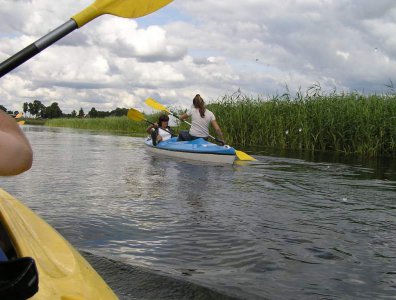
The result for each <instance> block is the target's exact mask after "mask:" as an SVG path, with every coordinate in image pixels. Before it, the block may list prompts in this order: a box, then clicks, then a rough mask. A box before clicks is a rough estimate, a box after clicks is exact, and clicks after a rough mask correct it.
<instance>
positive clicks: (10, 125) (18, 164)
mask: <svg viewBox="0 0 396 300" xmlns="http://www.w3.org/2000/svg"><path fill="white" fill-rule="evenodd" d="M32 162H33V152H32V148H31V147H30V144H29V141H28V139H27V138H26V136H25V135H24V134H23V132H22V130H21V128H19V125H18V123H17V122H15V120H14V119H13V118H11V117H10V116H8V115H7V114H6V113H5V112H4V111H2V110H0V176H10V175H17V174H20V173H22V172H25V171H27V170H29V169H30V167H31V166H32Z"/></svg>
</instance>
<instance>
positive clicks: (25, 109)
mask: <svg viewBox="0 0 396 300" xmlns="http://www.w3.org/2000/svg"><path fill="white" fill-rule="evenodd" d="M28 109H29V103H27V102H25V103H23V113H24V114H25V115H26V112H27V111H28Z"/></svg>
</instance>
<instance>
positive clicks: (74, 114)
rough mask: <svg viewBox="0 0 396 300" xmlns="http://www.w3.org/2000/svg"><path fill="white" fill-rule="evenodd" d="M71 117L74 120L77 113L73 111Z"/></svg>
mask: <svg viewBox="0 0 396 300" xmlns="http://www.w3.org/2000/svg"><path fill="white" fill-rule="evenodd" d="M70 116H71V117H72V118H75V117H77V112H76V111H75V110H74V109H73V111H72V112H71V114H70Z"/></svg>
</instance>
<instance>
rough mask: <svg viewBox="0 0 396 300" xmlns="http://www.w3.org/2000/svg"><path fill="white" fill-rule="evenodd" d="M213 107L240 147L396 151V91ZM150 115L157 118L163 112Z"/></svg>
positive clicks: (80, 124) (74, 121)
mask: <svg viewBox="0 0 396 300" xmlns="http://www.w3.org/2000/svg"><path fill="white" fill-rule="evenodd" d="M208 109H210V110H211V111H213V113H214V114H215V115H216V117H217V120H218V122H219V124H220V126H221V127H222V129H223V131H224V134H225V139H226V142H227V143H228V144H230V145H234V146H236V147H242V148H244V147H245V148H249V147H266V148H273V149H290V150H304V151H335V152H341V153H347V154H350V153H356V154H360V155H364V156H371V157H375V156H393V155H395V154H396V93H391V94H384V95H369V96H366V95H361V94H358V93H332V94H329V95H323V94H321V93H318V92H317V90H314V92H312V91H311V92H310V91H308V92H306V94H305V95H303V94H302V93H301V92H299V93H297V94H296V95H295V96H294V97H292V96H291V95H290V94H288V93H286V94H283V95H281V96H273V97H269V98H267V99H263V98H260V97H258V98H253V97H248V96H246V95H243V94H241V93H234V94H232V95H225V96H224V97H222V98H220V99H218V100H217V101H216V102H213V103H210V104H208ZM180 113H181V112H180ZM146 118H147V119H148V120H150V121H152V122H156V120H157V119H158V114H153V115H146ZM45 125H47V126H60V127H72V128H79V129H91V130H101V131H108V132H115V133H121V134H130V135H134V136H144V135H146V132H145V129H146V127H147V125H148V124H147V123H146V122H134V121H131V120H129V119H128V118H127V117H126V116H122V117H115V116H110V117H106V118H92V117H90V118H60V119H48V120H47V121H46V122H45ZM186 128H188V127H186V126H183V129H186ZM213 135H214V133H213Z"/></svg>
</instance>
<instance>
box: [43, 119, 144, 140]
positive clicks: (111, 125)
mask: <svg viewBox="0 0 396 300" xmlns="http://www.w3.org/2000/svg"><path fill="white" fill-rule="evenodd" d="M45 125H46V126H52V127H69V128H77V129H89V130H100V131H107V132H114V133H125V134H131V135H135V136H143V135H145V132H146V127H147V123H146V122H135V121H132V120H130V119H128V118H127V117H126V116H122V117H106V118H60V119H49V120H47V121H46V122H45Z"/></svg>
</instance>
